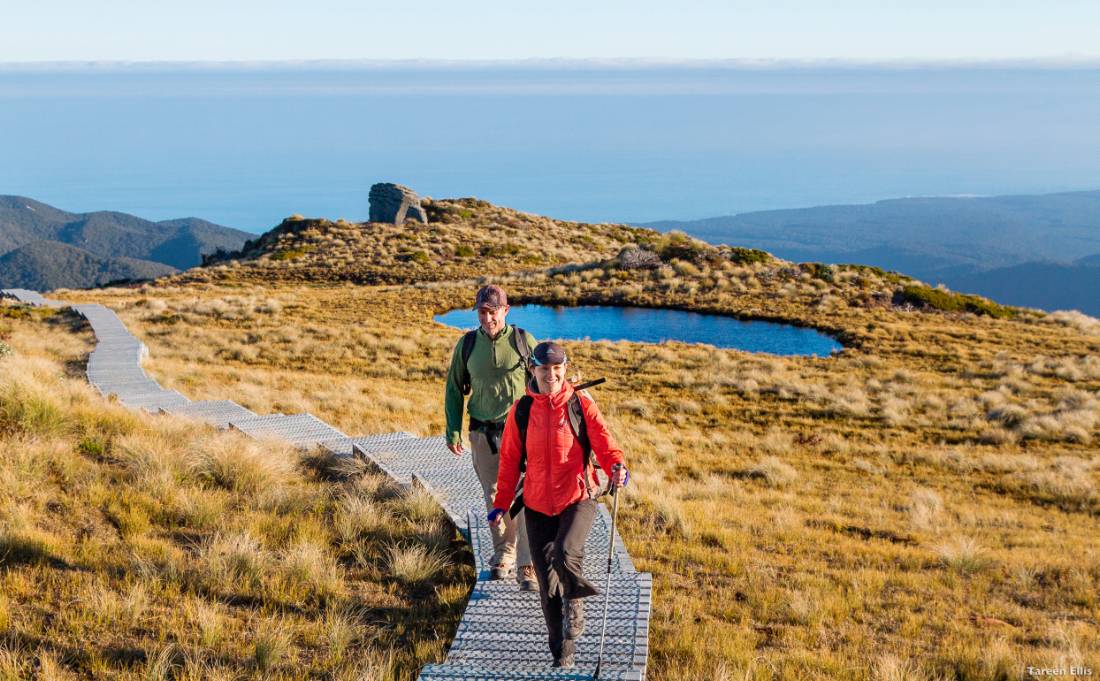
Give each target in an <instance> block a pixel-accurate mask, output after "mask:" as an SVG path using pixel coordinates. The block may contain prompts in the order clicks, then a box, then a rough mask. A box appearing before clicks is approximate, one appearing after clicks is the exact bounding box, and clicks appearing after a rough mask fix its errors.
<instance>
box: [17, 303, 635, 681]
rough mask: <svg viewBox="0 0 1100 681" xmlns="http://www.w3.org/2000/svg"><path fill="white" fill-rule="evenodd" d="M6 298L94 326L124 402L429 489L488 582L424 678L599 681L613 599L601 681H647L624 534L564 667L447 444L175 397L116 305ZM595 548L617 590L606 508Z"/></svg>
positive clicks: (595, 562) (535, 603) (599, 573)
mask: <svg viewBox="0 0 1100 681" xmlns="http://www.w3.org/2000/svg"><path fill="white" fill-rule="evenodd" d="M0 294H2V296H3V297H8V298H14V299H16V300H18V301H20V302H23V303H28V304H30V305H39V306H46V307H53V308H64V307H71V308H72V309H73V310H74V311H75V312H77V313H78V314H80V315H81V316H83V317H84V318H85V319H86V320H87V321H88V323H89V324H90V325H91V327H92V331H93V332H94V333H95V337H96V347H95V350H94V351H92V353H91V355H89V357H88V368H87V374H88V382H89V383H91V385H92V387H94V388H95V389H96V390H98V391H99V392H100V393H101V394H102V395H103V396H104V397H108V396H110V395H114V396H115V397H116V398H117V399H118V401H119V402H120V403H122V404H123V405H125V406H127V407H130V408H132V409H141V410H144V411H146V412H149V413H152V414H158V413H163V414H171V415H173V416H183V417H190V418H194V419H198V420H200V421H204V422H206V423H209V424H212V425H214V426H216V427H218V428H223V429H226V428H232V429H234V430H239V431H241V432H243V433H246V434H248V435H251V436H253V437H257V438H259V437H264V438H270V437H277V438H282V439H284V440H287V441H289V442H290V443H292V444H294V445H295V446H297V447H301V448H311V447H318V446H319V447H324V448H326V449H328V450H330V451H331V452H333V453H335V454H338V455H340V456H359V457H363V458H365V459H367V460H369V461H371V462H373V463H374V464H375V465H376V466H377V467H378V468H380V469H381V470H382V471H384V472H385V473H386V474H388V475H389V476H390V477H392V478H393V479H394V480H396V481H397V482H399V483H401V484H402V485H418V486H420V487H423V488H424V489H425V490H427V491H428V492H429V493H430V494H431V495H432V497H433V498H434V499H435V500H436V501H437V502H438V503H439V505H440V506H441V507H442V508H443V510H444V511H445V512H446V513H447V515H448V516H450V518H451V521H452V522H453V523H454V524H455V527H457V528H458V530H459V532H461V533H462V535H463V536H464V537H465V538H466V540H467V541H469V543H470V546H471V548H472V549H473V554H474V566H475V569H476V571H477V581H476V583H475V584H474V588H473V590H472V591H471V593H470V600H469V602H468V603H467V604H466V611H465V613H464V614H463V616H462V620H461V622H459V625H458V631H456V632H455V638H454V640H453V641H452V642H451V647H450V649H449V651H448V653H447V659H446V661H444V662H441V663H438V664H429V665H426V666H425V667H424V668H423V669H422V670H421V671H420V679H421V680H422V681H436V680H442V679H466V680H468V681H498V680H499V681H507V680H511V679H532V680H533V679H577V680H580V679H591V678H592V674H593V671H594V669H595V666H596V656H597V650H598V648H599V637H600V624H601V622H602V616H603V610H604V599H605V598H610V601H609V603H608V622H607V640H606V645H605V649H604V657H603V663H602V666H601V669H600V678H601V679H620V680H622V681H642V679H644V678H645V672H646V662H647V660H648V657H649V618H650V615H651V612H652V588H653V582H652V577H651V576H650V575H649V574H648V573H644V572H638V571H636V570H635V569H634V564H633V563H632V562H631V560H630V554H629V553H627V550H626V548H625V546H624V545H623V542H622V539H621V538H620V537H619V536H618V533H617V532H616V533H615V536H614V556H613V562H612V574H611V589H610V593H607V594H603V595H601V596H597V597H593V598H588V599H585V618H586V619H587V620H588V623H589V624H588V626H587V627H586V628H585V632H584V634H583V635H582V636H581V638H580V640H579V641H578V642H577V656H576V659H577V666H576V667H575V668H574V669H571V670H564V669H554V668H552V667H551V662H552V658H551V656H550V652H549V650H548V648H547V644H546V636H547V634H546V624H545V622H544V621H543V618H542V610H541V608H540V606H539V598H538V594H537V593H528V592H521V591H519V590H518V589H517V586H516V584H515V582H514V581H512V580H500V581H490V580H489V561H490V559H491V557H492V553H493V542H492V537H491V535H490V533H489V527H488V524H487V522H486V520H485V501H484V497H483V496H482V491H481V485H480V483H479V482H478V479H477V475H476V474H475V473H474V470H473V466H471V465H468V464H466V463H463V462H456V460H455V457H454V455H453V454H451V453H450V452H449V451H448V450H447V448H446V446H445V442H444V438H443V437H442V436H439V437H426V438H419V437H414V436H412V435H410V434H408V433H384V434H378V435H367V436H363V437H349V436H347V435H345V434H344V433H341V432H340V431H339V430H337V429H335V428H333V427H332V426H330V425H328V424H327V423H325V422H324V421H322V420H320V419H318V418H317V417H315V416H313V415H312V414H308V413H306V414H267V415H263V416H261V415H259V414H255V413H253V412H251V411H249V410H248V409H245V408H244V407H242V406H241V405H239V404H237V403H236V402H233V401H232V400H202V401H197V402H192V401H191V400H189V399H188V398H187V397H185V396H184V395H182V394H180V393H179V392H177V391H175V390H166V389H164V388H162V387H161V386H160V384H159V383H157V381H156V380H154V379H153V378H151V377H149V376H148V375H147V374H146V373H145V371H144V370H143V369H142V368H141V363H142V360H143V359H145V358H146V357H148V355H149V352H148V350H147V349H146V347H145V344H144V343H142V342H141V341H140V340H138V339H137V338H136V337H134V335H133V334H131V333H130V331H129V330H128V329H127V328H126V325H125V324H123V323H122V320H120V319H119V318H118V316H117V315H116V314H115V313H114V312H113V311H112V310H111V309H109V308H107V307H105V306H103V305H98V304H92V305H69V304H68V303H64V302H61V301H57V300H50V299H47V298H44V297H43V296H42V295H41V294H39V293H37V292H34V291H27V290H24V289H5V290H2V291H0ZM599 510H600V512H599V515H598V516H597V518H596V522H595V524H594V526H593V528H592V534H591V535H590V536H589V538H588V543H587V544H586V545H585V562H584V570H585V573H586V574H587V575H588V576H589V578H590V579H592V580H593V581H594V582H596V583H597V584H600V585H601V586H602V585H603V584H604V583H605V580H606V579H607V577H606V571H607V553H608V549H607V547H608V541H609V538H610V537H609V534H610V533H611V516H610V514H609V513H608V512H607V508H606V507H605V506H603V505H600V507H599Z"/></svg>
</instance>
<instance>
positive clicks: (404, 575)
mask: <svg viewBox="0 0 1100 681" xmlns="http://www.w3.org/2000/svg"><path fill="white" fill-rule="evenodd" d="M446 565H447V559H446V558H445V557H444V556H442V555H440V554H439V553H437V552H435V551H433V550H430V549H425V548H424V547H423V546H418V545H406V544H394V545H391V546H388V547H386V566H387V569H388V571H389V574H390V575H391V576H393V578H394V579H396V580H398V581H400V582H404V583H406V584H414V583H417V582H423V581H425V580H428V579H431V578H432V577H434V576H435V575H436V574H438V573H439V571H440V570H442V569H443V568H444V567H446Z"/></svg>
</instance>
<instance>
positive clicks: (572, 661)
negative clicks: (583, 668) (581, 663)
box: [554, 653, 576, 669]
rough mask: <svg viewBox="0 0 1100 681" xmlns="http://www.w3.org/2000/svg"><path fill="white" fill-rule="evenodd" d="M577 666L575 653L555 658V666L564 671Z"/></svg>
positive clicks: (563, 654)
mask: <svg viewBox="0 0 1100 681" xmlns="http://www.w3.org/2000/svg"><path fill="white" fill-rule="evenodd" d="M574 665H576V656H575V655H574V654H573V653H562V654H561V656H559V657H555V658H554V666H555V667H561V668H562V669H572V668H573V667H574Z"/></svg>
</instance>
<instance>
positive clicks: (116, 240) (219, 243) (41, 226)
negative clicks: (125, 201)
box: [0, 196, 253, 291]
mask: <svg viewBox="0 0 1100 681" xmlns="http://www.w3.org/2000/svg"><path fill="white" fill-rule="evenodd" d="M252 236H253V235H252V234H249V233H247V232H242V231H240V230H236V229H232V228H229V227H223V226H221V225H216V224H214V223H212V222H207V221H205V220H199V219H198V218H183V219H180V220H165V221H163V222H151V221H149V220H144V219H142V218H139V217H135V216H133V215H128V214H126V213H115V212H108V211H98V212H94V213H69V212H66V211H63V210H59V209H57V208H54V207H53V206H50V205H47V204H45V203H41V202H39V201H35V200H33V199H28V198H26V197H22V196H0V287H3V288H13V287H19V288H29V289H34V290H38V291H48V290H50V289H54V288H62V287H65V288H85V287H89V286H98V285H101V284H105V283H107V282H111V281H119V280H140V279H150V278H153V277H158V276H162V275H165V274H171V273H172V272H176V271H178V270H181V269H187V268H189V267H194V266H195V265H198V264H200V263H201V262H202V256H203V254H206V253H213V252H214V251H216V250H217V249H219V248H221V249H223V250H227V251H230V250H236V249H239V248H241V246H243V245H244V242H245V241H246V240H247V239H248V238H249V237H252Z"/></svg>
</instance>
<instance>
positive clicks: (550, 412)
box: [546, 398, 561, 515]
mask: <svg viewBox="0 0 1100 681" xmlns="http://www.w3.org/2000/svg"><path fill="white" fill-rule="evenodd" d="M552 406H553V405H552V404H551V402H550V399H549V398H547V400H546V412H547V416H548V417H549V418H548V419H547V421H550V422H553V409H552ZM553 438H554V431H553V430H552V429H550V428H547V429H546V451H547V453H548V454H552V453H553V451H554V449H553V447H551V446H550V445H551V443H552V441H553ZM546 463H547V464H553V463H554V457H553V456H547V457H546ZM552 479H553V476H551V475H550V466H549V465H547V466H546V490H547V491H548V492H549V493H550V498H551V499H553V500H554V503H553V504H551V505H550V508H552V509H554V515H557V514H559V513H561V509H560V508H558V500H557V499H556V498H555V497H556V496H557V495H556V494H554V491H555V490H554V488H553V487H552V486H551V480H552Z"/></svg>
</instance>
